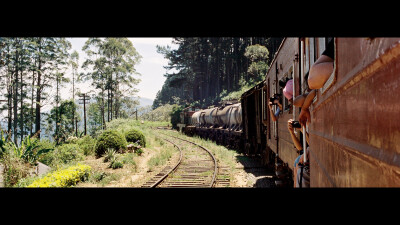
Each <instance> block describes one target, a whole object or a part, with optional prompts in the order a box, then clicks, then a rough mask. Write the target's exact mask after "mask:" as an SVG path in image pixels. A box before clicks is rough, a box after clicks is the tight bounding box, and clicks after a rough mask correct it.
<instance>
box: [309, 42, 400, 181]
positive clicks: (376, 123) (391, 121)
mask: <svg viewBox="0 0 400 225" xmlns="http://www.w3.org/2000/svg"><path fill="white" fill-rule="evenodd" d="M399 56H400V39H399V38H373V39H371V38H335V66H334V72H333V73H332V75H331V77H330V79H329V80H328V81H327V82H326V83H325V86H324V87H322V88H321V89H320V90H319V91H318V93H317V100H316V101H315V102H314V104H313V105H312V106H311V108H310V111H311V116H312V119H313V120H312V123H311V124H310V142H311V147H310V149H311V150H310V153H311V157H310V160H311V161H310V163H311V164H312V165H313V166H312V168H311V169H312V170H311V174H310V175H311V178H310V179H311V185H312V186H316V187H393V186H397V187H398V186H400V155H399V153H400V121H399V120H398V118H399V112H400V102H399V100H398V97H397V96H399V94H400V88H399V84H400V76H399V74H400V57H399Z"/></svg>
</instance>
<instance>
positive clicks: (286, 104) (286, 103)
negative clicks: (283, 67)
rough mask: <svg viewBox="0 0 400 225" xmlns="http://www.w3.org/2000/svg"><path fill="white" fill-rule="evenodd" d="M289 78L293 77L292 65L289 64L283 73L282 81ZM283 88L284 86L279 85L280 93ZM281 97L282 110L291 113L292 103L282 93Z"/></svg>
mask: <svg viewBox="0 0 400 225" xmlns="http://www.w3.org/2000/svg"><path fill="white" fill-rule="evenodd" d="M290 79H293V66H291V67H290V68H289V70H288V71H287V72H286V73H285V75H283V78H282V81H288V80H290ZM283 88H284V87H281V89H280V92H281V93H282V94H283ZM282 98H283V101H282V106H283V111H284V112H288V111H289V114H292V110H291V107H292V105H291V104H290V103H289V100H288V99H287V98H286V97H285V96H284V95H282Z"/></svg>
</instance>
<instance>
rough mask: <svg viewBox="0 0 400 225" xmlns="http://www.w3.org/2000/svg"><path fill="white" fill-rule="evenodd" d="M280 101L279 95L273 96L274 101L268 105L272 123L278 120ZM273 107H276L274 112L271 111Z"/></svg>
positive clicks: (280, 109)
mask: <svg viewBox="0 0 400 225" xmlns="http://www.w3.org/2000/svg"><path fill="white" fill-rule="evenodd" d="M281 102H282V100H281V98H280V97H279V95H275V96H274V100H273V101H272V102H271V101H270V102H269V103H268V108H269V112H270V113H271V119H272V121H277V120H278V118H279V113H280V112H281V111H282V110H283V106H282V103H281ZM273 105H277V106H278V107H277V109H276V111H275V112H273V111H274V110H273V109H272V106H273Z"/></svg>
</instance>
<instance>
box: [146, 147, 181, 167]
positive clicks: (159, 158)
mask: <svg viewBox="0 0 400 225" xmlns="http://www.w3.org/2000/svg"><path fill="white" fill-rule="evenodd" d="M176 151H177V150H176V148H175V147H173V146H164V147H163V148H161V149H160V151H159V152H158V153H156V155H155V156H153V157H152V158H151V159H150V160H149V161H148V162H147V166H148V167H149V171H153V170H154V167H156V166H161V165H164V164H166V162H167V161H168V160H169V159H170V158H171V157H172V155H173V153H174V152H176Z"/></svg>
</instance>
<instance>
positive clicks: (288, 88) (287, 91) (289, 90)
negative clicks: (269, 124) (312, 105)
mask: <svg viewBox="0 0 400 225" xmlns="http://www.w3.org/2000/svg"><path fill="white" fill-rule="evenodd" d="M283 95H284V96H285V98H287V99H288V100H289V102H290V103H291V102H292V101H293V79H290V80H288V81H287V82H286V85H285V88H284V89H283ZM274 104H276V105H278V109H277V110H276V112H275V113H274V112H273V110H272V105H274ZM268 107H269V111H270V113H271V118H272V121H276V120H277V119H278V117H279V113H280V112H281V111H282V110H283V106H282V99H281V98H280V96H279V95H275V96H274V100H273V101H272V102H271V101H270V102H269V104H268Z"/></svg>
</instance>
